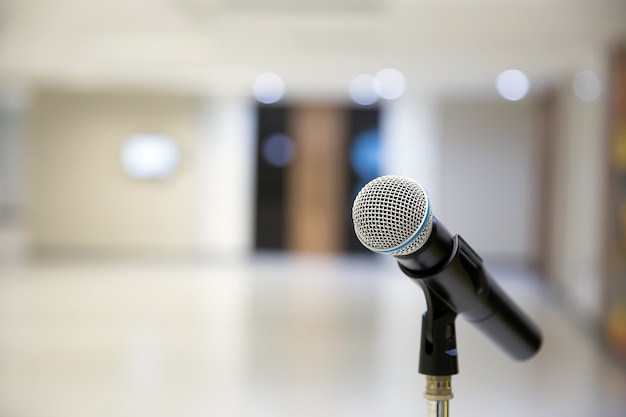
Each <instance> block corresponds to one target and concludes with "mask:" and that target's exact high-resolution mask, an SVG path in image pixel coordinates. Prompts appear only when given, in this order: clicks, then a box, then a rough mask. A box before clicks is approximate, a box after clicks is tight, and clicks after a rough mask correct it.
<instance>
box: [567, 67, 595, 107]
mask: <svg viewBox="0 0 626 417" xmlns="http://www.w3.org/2000/svg"><path fill="white" fill-rule="evenodd" d="M572 87H573V89H574V94H576V97H578V98H579V99H581V100H582V101H587V102H592V101H595V100H596V99H597V98H598V97H599V96H600V93H601V92H602V84H601V83H600V79H599V78H598V76H597V75H596V73H595V72H593V71H581V72H579V73H578V74H576V76H575V77H574V80H573V82H572Z"/></svg>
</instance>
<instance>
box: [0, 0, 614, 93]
mask: <svg viewBox="0 0 626 417" xmlns="http://www.w3.org/2000/svg"><path fill="white" fill-rule="evenodd" d="M1 1H2V0H0V2H1ZM620 41H626V1H618V0H615V1H613V0H570V1H566V0H543V1H541V0H475V1H468V0H438V1H435V0H413V1H409V0H391V1H383V0H231V1H227V0H54V1H51V0H5V1H3V2H1V3H0V86H4V87H5V89H6V88H11V87H15V86H27V87H30V86H36V85H39V84H51V83H60V84H64V85H72V86H77V87H107V88H112V87H115V88H161V89H175V90H182V91H193V92H197V93H198V94H203V95H204V94H207V95H211V94H216V95H218V94H226V95H229V94H231V95H232V94H247V93H248V91H249V90H250V84H251V82H252V80H253V79H254V77H255V76H256V75H257V74H259V73H260V72H264V71H273V72H276V73H278V74H280V75H282V76H283V78H284V79H285V82H286V85H287V94H289V95H294V96H295V95H309V96H344V95H347V85H348V83H349V82H350V80H351V79H352V77H354V76H355V75H357V74H360V73H375V72H377V71H378V70H380V69H383V68H388V67H393V68H396V69H398V70H400V71H402V72H403V73H404V74H405V76H406V78H407V84H408V87H409V88H410V89H413V90H416V91H420V92H424V93H433V92H434V93H445V92H451V91H456V92H461V91H481V90H485V89H486V88H492V86H493V82H494V79H495V77H496V75H497V74H498V73H499V72H500V71H502V70H504V69H508V68H518V69H521V70H523V71H525V72H526V73H527V74H528V76H529V78H530V79H531V82H532V83H533V85H534V86H541V85H547V84H550V83H554V82H559V81H558V80H560V79H561V78H562V77H567V76H571V74H573V73H575V72H576V71H579V70H582V69H595V70H599V71H602V70H603V68H602V63H603V61H605V59H606V56H607V52H608V51H609V49H610V48H611V47H612V46H614V45H615V44H617V43H618V42H620Z"/></svg>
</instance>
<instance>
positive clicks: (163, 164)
mask: <svg viewBox="0 0 626 417" xmlns="http://www.w3.org/2000/svg"><path fill="white" fill-rule="evenodd" d="M121 162H122V168H123V169H124V171H125V172H126V173H127V174H128V175H130V176H131V177H133V178H138V179H144V180H146V179H164V178H167V177H170V176H171V175H172V174H173V173H174V172H175V171H176V169H177V168H178V166H179V164H180V150H179V148H178V145H177V144H176V142H174V141H173V140H172V139H171V138H169V137H167V136H163V135H150V134H138V135H133V136H131V137H130V138H128V139H127V140H126V141H125V142H124V144H123V145H122V152H121Z"/></svg>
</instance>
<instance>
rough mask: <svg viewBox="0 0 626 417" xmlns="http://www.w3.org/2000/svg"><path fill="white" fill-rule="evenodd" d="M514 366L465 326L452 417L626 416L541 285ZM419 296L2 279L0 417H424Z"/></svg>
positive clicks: (299, 265)
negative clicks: (527, 353)
mask: <svg viewBox="0 0 626 417" xmlns="http://www.w3.org/2000/svg"><path fill="white" fill-rule="evenodd" d="M493 272H494V276H496V277H497V278H498V280H499V281H500V282H501V283H502V285H503V287H504V288H505V289H506V290H507V291H508V292H509V294H510V295H511V296H512V298H513V299H515V300H517V301H518V303H519V304H520V305H521V306H522V307H523V308H524V309H525V310H527V311H528V312H529V314H530V315H531V317H532V318H533V319H535V320H536V321H537V322H538V324H539V325H540V327H541V328H542V330H543V333H544V339H545V341H544V346H543V348H542V351H541V352H540V354H539V355H537V356H536V357H535V358H533V359H532V360H530V361H527V362H513V361H511V360H510V359H509V358H508V357H506V356H505V355H504V354H502V353H501V352H500V351H498V350H497V348H495V347H494V346H493V345H491V343H490V342H489V341H487V340H486V339H484V338H483V337H482V335H480V334H479V333H478V332H476V331H475V330H474V329H473V328H471V327H470V326H469V325H468V324H467V323H466V322H465V321H464V320H463V319H462V318H460V319H459V320H458V321H457V331H458V347H459V352H460V356H459V362H460V368H461V372H460V374H459V375H457V376H455V377H454V378H453V390H454V393H455V398H454V400H452V402H451V416H459V417H460V416H465V417H470V416H481V417H488V416H510V417H517V416H520V417H522V416H524V417H528V416H534V417H542V416H557V417H590V416H602V417H618V416H626V373H625V372H624V370H623V369H621V368H619V367H617V366H616V365H615V364H614V363H612V362H611V361H610V360H608V359H607V358H606V355H605V354H604V353H603V352H602V351H601V350H600V349H599V348H598V347H597V342H596V341H595V340H593V339H592V338H591V337H589V336H588V335H585V334H584V333H583V332H582V331H581V330H580V329H579V328H577V326H575V323H573V322H572V321H571V320H569V319H568V318H567V317H566V316H565V315H564V314H563V313H562V311H561V310H560V309H559V308H558V307H556V305H555V302H554V301H553V300H552V298H551V296H550V295H549V292H548V291H546V289H545V288H544V287H542V286H541V285H540V284H539V283H538V282H537V281H536V280H535V279H534V278H533V277H532V276H529V275H527V274H524V273H520V272H519V271H514V270H512V269H507V268H498V269H497V270H496V271H493ZM424 308H425V304H424V299H423V295H422V292H421V290H420V289H419V288H418V287H416V286H415V285H414V284H412V283H411V282H410V281H409V280H408V279H406V278H405V277H403V276H402V274H401V273H400V271H399V270H398V269H397V268H396V267H395V266H394V265H393V262H392V261H391V260H390V259H388V258H385V259H383V260H380V259H378V260H372V259H371V258H351V259H344V258H314V257H312V258H290V257H282V256H266V257H259V258H256V259H252V260H246V261H243V262H241V263H239V264H235V263H229V262H225V261H209V260H203V261H196V262H191V261H190V262H183V261H176V262H174V261H168V262H166V261H145V260H144V261H125V262H122V261H104V260H96V261H90V262H87V261H78V260H72V261H70V260H65V261H60V260H57V261H54V260H47V261H39V262H35V263H33V262H30V263H28V262H19V261H14V262H5V263H3V265H2V266H0V416H10V417H22V416H23V417H57V416H58V417H91V416H98V417H99V416H107V417H113V416H115V417H126V416H128V417H131V416H132V417H143V416H145V417H148V416H149V417H160V416H168V417H170V416H171V417H186V416H190V417H191V416H225V417H238V416H246V417H248V416H249V417H282V416H289V417H309V416H311V417H313V416H315V417H320V416H325V417H331V416H342V417H357V416H361V417H368V416H380V417H383V416H384V417H409V416H412V417H415V416H425V415H426V404H425V400H424V399H423V398H422V391H423V389H424V377H423V376H422V375H419V374H418V373H417V365H418V352H419V336H420V317H421V313H422V311H423V310H424Z"/></svg>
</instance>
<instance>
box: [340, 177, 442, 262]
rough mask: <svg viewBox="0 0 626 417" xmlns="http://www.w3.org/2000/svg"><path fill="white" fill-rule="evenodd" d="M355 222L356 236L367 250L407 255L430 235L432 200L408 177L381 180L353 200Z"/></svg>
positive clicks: (368, 185)
mask: <svg viewBox="0 0 626 417" xmlns="http://www.w3.org/2000/svg"><path fill="white" fill-rule="evenodd" d="M352 221H353V222H354V231H355V232H356V235H357V237H358V238H359V240H360V241H361V243H362V244H363V245H365V247H367V248H368V249H370V250H372V251H374V252H384V253H388V254H390V255H408V254H410V253H413V252H415V251H416V250H418V249H419V248H420V247H422V246H423V245H424V243H425V242H426V239H428V237H429V236H430V232H431V230H432V213H431V211H430V201H429V199H428V195H427V194H426V191H424V189H423V188H422V186H421V185H419V184H418V183H417V182H415V181H413V180H411V179H409V178H404V177H398V176H393V175H387V176H384V177H379V178H376V179H375V180H372V181H370V182H369V183H367V184H366V185H365V186H364V187H363V188H362V189H361V191H359V194H358V195H357V196H356V198H355V199H354V205H353V206H352ZM420 229H421V232H419V231H420ZM418 232H419V233H418ZM416 234H417V236H416ZM407 243H408V244H407ZM404 245H406V246H404Z"/></svg>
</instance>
